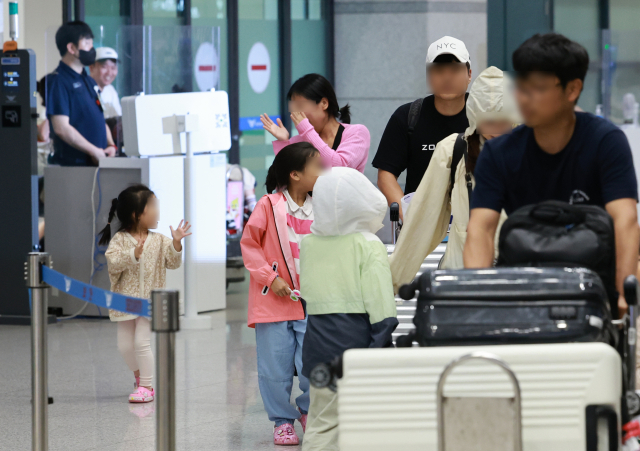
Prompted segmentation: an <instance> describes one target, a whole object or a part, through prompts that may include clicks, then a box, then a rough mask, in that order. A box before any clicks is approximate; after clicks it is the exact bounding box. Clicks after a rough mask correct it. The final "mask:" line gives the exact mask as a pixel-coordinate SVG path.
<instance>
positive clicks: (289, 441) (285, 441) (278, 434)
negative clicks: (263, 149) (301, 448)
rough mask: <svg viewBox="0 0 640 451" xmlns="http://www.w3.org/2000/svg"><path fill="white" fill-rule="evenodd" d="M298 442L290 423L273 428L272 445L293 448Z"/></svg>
mask: <svg viewBox="0 0 640 451" xmlns="http://www.w3.org/2000/svg"><path fill="white" fill-rule="evenodd" d="M299 442H300V439H299V438H298V434H296V430H295V429H293V425H292V424H291V423H285V424H283V425H281V426H278V427H276V428H273V443H275V444H276V445H283V446H293V445H297V444H298V443H299Z"/></svg>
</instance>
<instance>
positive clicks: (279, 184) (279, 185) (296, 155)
mask: <svg viewBox="0 0 640 451" xmlns="http://www.w3.org/2000/svg"><path fill="white" fill-rule="evenodd" d="M317 153H319V152H318V149H316V148H315V147H313V145H311V144H309V143H308V142H304V141H301V142H297V143H294V144H289V145H288V146H286V147H285V148H283V149H282V150H281V151H280V152H278V155H276V157H275V158H274V160H273V164H272V165H271V167H270V168H269V171H268V172H267V181H266V183H265V185H266V187H267V193H269V194H271V193H273V192H274V191H281V190H283V189H285V188H287V187H288V186H289V177H290V174H291V173H292V172H294V171H297V172H303V171H304V168H305V167H306V165H307V161H308V160H309V158H311V157H312V156H314V155H316V154H317Z"/></svg>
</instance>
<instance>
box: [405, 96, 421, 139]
mask: <svg viewBox="0 0 640 451" xmlns="http://www.w3.org/2000/svg"><path fill="white" fill-rule="evenodd" d="M423 101H424V99H416V100H414V101H413V102H412V103H411V106H410V107H409V116H408V118H407V122H408V125H409V126H408V127H407V148H408V149H409V150H410V148H411V135H413V131H414V130H415V129H416V125H417V124H418V119H420V111H422V102H423Z"/></svg>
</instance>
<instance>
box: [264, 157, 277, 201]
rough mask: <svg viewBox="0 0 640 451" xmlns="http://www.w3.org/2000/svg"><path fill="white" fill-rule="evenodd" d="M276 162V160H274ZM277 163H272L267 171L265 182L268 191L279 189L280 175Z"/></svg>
mask: <svg viewBox="0 0 640 451" xmlns="http://www.w3.org/2000/svg"><path fill="white" fill-rule="evenodd" d="M273 161H274V163H275V160H273ZM276 172H277V170H276V165H275V164H272V165H271V166H269V170H268V171H267V181H266V182H265V186H266V187H267V193H269V194H271V193H273V192H274V191H275V190H276V189H278V176H277V175H276Z"/></svg>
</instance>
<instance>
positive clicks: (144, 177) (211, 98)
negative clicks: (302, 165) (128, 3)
mask: <svg viewBox="0 0 640 451" xmlns="http://www.w3.org/2000/svg"><path fill="white" fill-rule="evenodd" d="M122 106H123V114H124V115H123V128H124V130H123V131H124V145H125V150H126V153H127V154H128V155H129V157H130V158H105V159H102V160H100V166H99V168H98V169H99V171H97V169H96V168H90V167H88V168H67V167H48V168H47V169H46V179H47V183H46V185H45V189H46V198H47V207H46V224H47V232H46V240H47V242H46V247H47V250H48V251H49V252H51V254H52V255H53V256H54V260H55V261H56V269H57V270H59V271H62V272H64V273H65V274H67V275H69V276H71V277H74V278H76V279H78V280H82V281H84V282H89V280H90V277H91V278H92V279H93V281H92V283H93V284H94V285H96V286H99V287H101V288H106V289H108V288H109V279H108V275H107V273H106V265H103V266H102V267H101V268H100V270H98V267H99V266H100V265H99V263H100V262H102V263H104V257H103V256H102V257H101V256H99V255H97V254H96V253H95V252H94V253H93V255H91V248H92V245H93V243H94V241H95V236H96V234H97V233H98V231H100V230H101V229H102V228H103V227H104V226H105V224H106V220H107V215H108V212H109V208H110V204H111V202H110V200H111V199H112V198H113V197H115V196H117V194H118V193H119V192H120V191H122V190H123V189H124V188H126V187H127V186H129V185H130V184H133V183H144V184H145V185H147V186H149V187H150V188H151V190H153V191H154V192H155V193H156V195H157V197H158V199H159V201H160V222H159V224H158V229H157V231H158V232H160V233H163V234H165V235H168V234H169V233H170V231H169V225H172V226H174V227H175V226H177V224H178V222H179V221H180V220H181V219H183V218H185V219H187V220H188V221H189V222H190V223H192V224H193V228H192V229H191V231H192V232H193V235H192V236H190V237H188V238H187V239H186V240H185V243H184V248H185V252H184V254H185V262H184V264H183V266H182V267H181V268H180V269H179V270H176V271H167V288H169V289H177V290H179V291H180V296H181V300H182V301H183V302H184V312H185V316H184V317H182V318H181V327H183V328H184V329H189V328H208V327H211V322H210V317H208V316H198V312H206V311H211V310H219V309H224V308H225V307H226V289H225V272H226V226H225V224H226V222H225V217H226V156H225V155H224V154H221V153H218V152H219V151H222V150H228V149H229V148H230V147H231V133H230V128H229V107H228V97H227V94H226V93H225V92H223V91H217V92H198V93H178V94H158V95H138V96H133V97H126V98H124V99H123V100H122ZM185 116H186V117H188V119H187V126H188V127H187V128H186V129H184V128H183V129H182V130H181V129H180V126H179V123H180V120H181V119H180V118H182V120H184V118H185ZM166 118H170V119H166ZM163 119H164V122H165V124H167V123H168V122H169V123H173V125H174V129H173V130H172V131H174V132H176V133H174V134H173V135H171V134H165V129H163ZM189 130H191V131H189ZM181 131H182V132H181ZM187 132H188V133H187ZM187 135H188V136H187ZM188 138H189V139H188ZM187 142H189V144H190V145H189V146H187ZM186 150H190V152H189V155H183V152H184V151H186ZM185 163H186V164H185ZM189 163H191V164H189ZM189 168H190V170H189V174H190V176H188V177H186V178H185V169H189ZM185 188H187V189H186V190H185ZM185 195H186V200H187V205H185ZM98 206H99V207H98ZM185 206H186V207H187V209H185ZM185 210H187V211H185ZM188 211H191V213H190V214H189V213H188ZM78 219H80V220H79V221H78ZM50 304H51V305H52V306H54V307H63V308H64V312H65V314H72V313H75V312H76V311H78V310H79V309H80V308H81V307H83V305H82V302H81V301H77V300H73V299H71V298H70V297H69V296H67V295H66V294H65V293H53V296H52V299H51V302H50ZM101 313H102V314H103V315H104V314H105V313H106V312H101ZM82 314H85V315H86V314H89V315H96V314H99V312H98V310H97V309H96V308H95V307H94V306H92V305H88V306H86V308H85V309H84V310H83V312H82Z"/></svg>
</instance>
